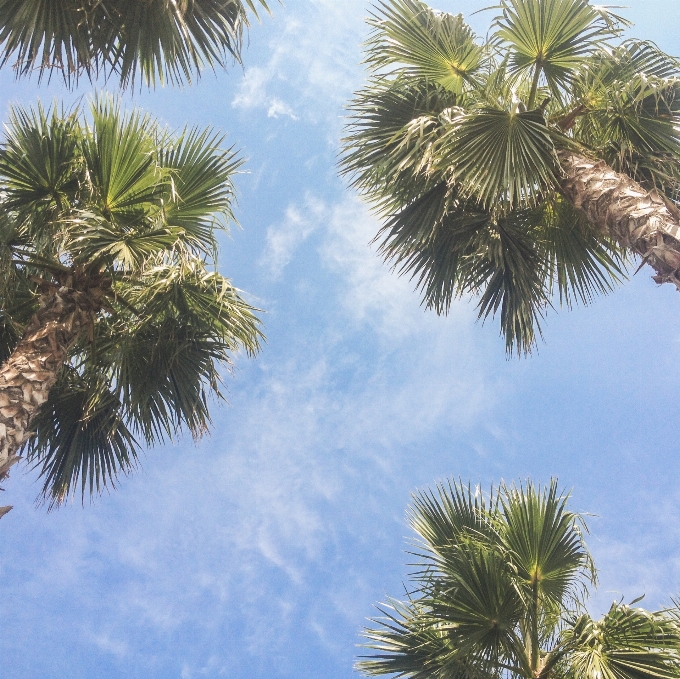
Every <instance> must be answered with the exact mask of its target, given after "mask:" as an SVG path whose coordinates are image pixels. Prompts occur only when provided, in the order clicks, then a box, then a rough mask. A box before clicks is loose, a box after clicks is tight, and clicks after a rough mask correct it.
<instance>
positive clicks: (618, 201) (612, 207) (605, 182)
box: [559, 151, 680, 290]
mask: <svg viewBox="0 0 680 679" xmlns="http://www.w3.org/2000/svg"><path fill="white" fill-rule="evenodd" d="M559 158H560V165H561V166H562V169H563V171H564V174H565V178H564V179H563V181H562V191H563V193H564V195H565V196H566V197H567V198H568V199H569V200H570V201H571V202H572V204H573V205H574V206H575V207H576V208H577V209H579V210H581V211H582V212H584V213H585V215H586V216H587V217H588V219H589V220H590V222H591V223H592V224H593V225H595V226H596V227H597V228H598V229H600V230H601V231H602V232H603V233H605V234H606V235H608V236H610V237H611V238H613V239H614V240H615V241H616V242H617V243H619V245H621V246H622V247H624V248H628V249H630V250H632V251H633V252H635V253H637V254H638V255H641V256H642V258H643V262H647V263H648V264H650V265H651V266H652V268H653V269H654V270H655V271H656V276H654V277H653V278H654V280H655V281H656V282H657V283H659V284H661V283H674V284H675V286H676V287H677V289H678V290H680V271H679V268H680V211H679V210H678V208H677V207H676V206H675V205H673V203H671V201H670V200H668V199H666V198H665V196H662V195H661V194H659V193H657V192H656V191H647V190H645V189H644V188H642V186H640V184H638V183H637V182H636V181H634V180H633V179H631V178H630V177H628V176H627V175H624V174H619V173H618V172H615V171H614V170H613V169H612V168H611V167H610V166H609V165H607V163H605V162H604V161H598V160H591V159H590V158H586V157H585V156H581V155H579V154H576V153H573V152H571V151H561V152H560V153H559Z"/></svg>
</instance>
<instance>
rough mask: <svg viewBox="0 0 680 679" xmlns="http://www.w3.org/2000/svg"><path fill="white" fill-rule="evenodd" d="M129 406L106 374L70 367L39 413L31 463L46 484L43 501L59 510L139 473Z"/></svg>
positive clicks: (31, 442)
mask: <svg viewBox="0 0 680 679" xmlns="http://www.w3.org/2000/svg"><path fill="white" fill-rule="evenodd" d="M124 411H125V409H124V406H123V404H122V403H121V402H120V400H119V399H118V397H117V396H116V394H115V393H114V392H113V391H112V390H111V389H110V387H109V386H108V384H107V380H106V377H105V376H104V375H101V374H81V373H79V372H78V371H76V370H74V369H73V368H70V367H66V368H64V370H63V371H62V374H61V376H60V378H59V380H58V382H57V384H56V385H55V386H54V387H53V388H52V390H51V391H50V395H49V398H48V400H47V403H45V404H44V405H43V406H42V408H41V409H40V410H39V411H38V414H37V416H36V417H35V419H34V420H33V423H32V426H33V427H34V429H35V436H34V437H33V438H32V439H31V441H30V442H29V444H28V449H27V459H28V462H29V464H32V465H33V466H34V467H37V468H39V469H40V476H41V477H42V478H43V479H44V482H43V488H42V498H43V499H44V500H45V501H47V502H48V503H49V506H50V507H56V506H58V505H59V504H62V503H63V502H65V501H66V500H67V499H68V498H69V497H71V496H73V495H75V494H77V493H78V491H80V495H81V498H82V499H83V501H84V499H85V496H86V495H90V496H93V495H95V494H99V493H101V492H102V491H103V490H104V489H105V488H107V487H109V486H110V487H115V483H116V478H117V477H118V476H119V475H121V474H127V473H129V472H130V471H132V470H133V469H134V467H135V466H136V463H137V456H138V444H137V441H136V439H135V437H134V436H133V434H132V432H131V431H130V430H129V428H128V426H127V424H126V423H125V418H124Z"/></svg>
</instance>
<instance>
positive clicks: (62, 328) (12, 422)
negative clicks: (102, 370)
mask: <svg viewBox="0 0 680 679" xmlns="http://www.w3.org/2000/svg"><path fill="white" fill-rule="evenodd" d="M81 282H82V279H81ZM73 283H74V280H73V277H72V276H71V277H69V279H68V280H66V281H65V285H62V286H60V285H57V284H52V283H43V284H42V285H41V299H40V302H41V303H40V308H39V310H38V311H37V312H36V314H35V315H34V316H33V319H32V320H31V322H30V323H29V324H28V327H27V328H26V329H25V331H24V335H23V337H22V339H21V341H20V342H19V344H17V346H16V347H15V349H14V351H13V352H12V355H11V356H10V357H9V359H8V360H7V361H6V363H5V364H4V365H3V366H2V367H0V481H2V480H4V479H6V478H7V477H8V476H9V470H10V468H11V467H12V465H13V464H15V463H16V462H18V461H19V459H20V456H19V455H18V452H19V450H20V449H21V447H22V446H23V445H24V443H25V442H26V441H27V440H28V439H29V438H30V437H31V435H32V432H31V431H30V425H31V420H32V419H33V416H34V415H35V413H36V412H37V411H38V409H39V408H40V406H41V405H42V404H43V403H45V401H47V397H48V396H49V392H50V389H51V388H52V387H53V386H54V383H55V382H56V381H57V377H58V375H59V370H60V369H61V367H62V366H63V365H64V363H65V362H66V360H67V358H68V353H69V349H70V348H71V347H72V346H73V345H74V344H75V342H76V341H77V340H78V338H79V337H80V336H81V335H82V334H83V333H84V332H85V330H86V329H88V328H89V327H91V324H92V319H93V316H94V314H95V313H96V312H97V311H99V309H100V308H101V302H100V300H101V298H102V296H103V294H104V292H103V288H102V287H101V280H99V281H91V280H90V281H88V283H89V284H87V285H85V286H83V285H78V288H79V289H74V288H73V287H71V286H72V285H73ZM93 283H94V285H93ZM10 509H12V508H11V507H0V518H1V517H2V516H4V515H5V514H6V513H7V512H8V511H9V510H10Z"/></svg>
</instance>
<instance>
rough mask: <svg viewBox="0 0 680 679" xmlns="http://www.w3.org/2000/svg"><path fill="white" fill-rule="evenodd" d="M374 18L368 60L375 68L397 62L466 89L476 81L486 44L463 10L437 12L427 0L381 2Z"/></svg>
mask: <svg viewBox="0 0 680 679" xmlns="http://www.w3.org/2000/svg"><path fill="white" fill-rule="evenodd" d="M369 24H370V25H371V26H372V27H373V33H372V35H371V37H370V38H369V40H368V41H367V42H366V63H367V64H368V65H369V67H370V68H371V69H373V70H376V71H377V70H383V69H389V68H390V67H395V66H396V67H397V68H399V69H400V72H403V73H406V74H408V75H409V76H411V77H413V78H419V79H423V80H427V81H431V82H433V83H437V84H438V85H441V86H442V87H443V88H444V89H446V90H449V91H450V92H453V93H454V94H461V93H462V92H463V89H464V87H465V85H466V83H474V79H475V75H476V73H477V71H478V70H479V69H480V67H481V65H482V62H483V58H484V50H483V48H482V47H481V46H480V45H478V44H477V43H476V42H475V35H474V33H473V32H472V30H471V29H470V27H469V26H468V25H467V24H466V23H465V21H464V20H463V17H462V15H460V14H458V15H457V16H453V15H451V14H447V13H445V12H435V11H434V10H432V9H430V8H429V7H428V6H427V5H426V4H425V3H424V2H421V0H388V1H387V2H379V3H378V4H377V5H376V6H375V11H374V12H373V13H372V15H371V19H370V20H369Z"/></svg>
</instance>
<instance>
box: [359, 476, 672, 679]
mask: <svg viewBox="0 0 680 679" xmlns="http://www.w3.org/2000/svg"><path fill="white" fill-rule="evenodd" d="M567 501H568V496H567V495H565V494H561V493H560V492H559V491H558V486H557V482H556V481H554V480H553V481H552V482H551V484H550V485H549V486H548V487H547V488H546V487H544V488H541V487H537V486H534V485H533V484H532V483H530V482H529V483H527V484H525V485H513V486H507V485H501V486H500V487H499V488H497V489H492V490H491V493H490V494H489V495H488V496H484V495H483V494H481V493H480V492H479V491H473V490H472V489H471V488H470V486H467V487H466V486H464V485H463V484H461V483H459V482H450V483H447V484H441V485H439V486H437V488H436V490H435V491H424V492H421V493H418V494H416V495H415V496H414V502H413V505H412V507H411V508H410V510H409V514H408V516H409V522H410V524H411V526H412V528H413V529H414V530H415V531H416V533H417V534H418V538H419V539H418V540H417V541H416V542H415V544H414V549H413V551H412V552H411V553H412V554H413V555H414V556H416V558H417V563H416V564H415V567H416V569H417V570H416V571H415V572H414V573H413V574H412V583H411V587H410V588H409V589H408V591H407V599H406V600H405V601H398V600H394V599H392V600H389V601H388V602H387V603H386V604H382V605H381V606H379V609H380V611H381V613H382V614H383V615H384V617H383V618H380V619H377V620H374V621H373V622H374V623H376V624H377V625H378V626H377V627H375V628H371V629H367V630H366V631H365V636H366V638H367V639H368V644H367V647H368V648H370V649H373V651H374V654H373V655H369V656H366V657H365V659H363V660H362V661H360V662H359V663H358V669H359V670H360V671H361V672H363V673H364V674H366V675H371V676H372V675H379V674H394V675H395V676H398V677H410V678H413V679H477V678H479V679H494V678H495V679H500V678H501V677H511V678H512V679H515V678H516V679H551V678H554V679H567V678H572V677H573V678H574V679H575V678H576V677H580V678H581V679H652V678H654V677H657V678H659V679H660V678H664V679H676V678H677V677H678V676H680V624H679V622H678V617H677V613H678V611H677V609H676V608H675V607H673V608H671V609H668V610H663V611H658V612H653V613H651V612H648V611H645V610H643V609H640V608H633V607H631V606H627V605H625V604H623V603H622V602H615V603H614V604H613V605H612V607H611V608H610V610H609V612H608V613H607V614H606V615H605V616H604V617H603V618H601V619H600V620H594V619H593V618H592V617H591V616H590V615H589V614H588V612H587V611H586V609H585V598H586V595H587V593H588V590H589V587H591V586H593V585H594V584H596V573H595V568H594V565H593V562H592V559H591V557H590V554H589V552H588V549H587V547H586V544H585V542H584V532H585V531H586V525H585V522H584V520H583V517H582V516H581V515H579V514H576V513H573V512H571V511H569V510H568V508H567ZM633 603H635V602H633Z"/></svg>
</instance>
